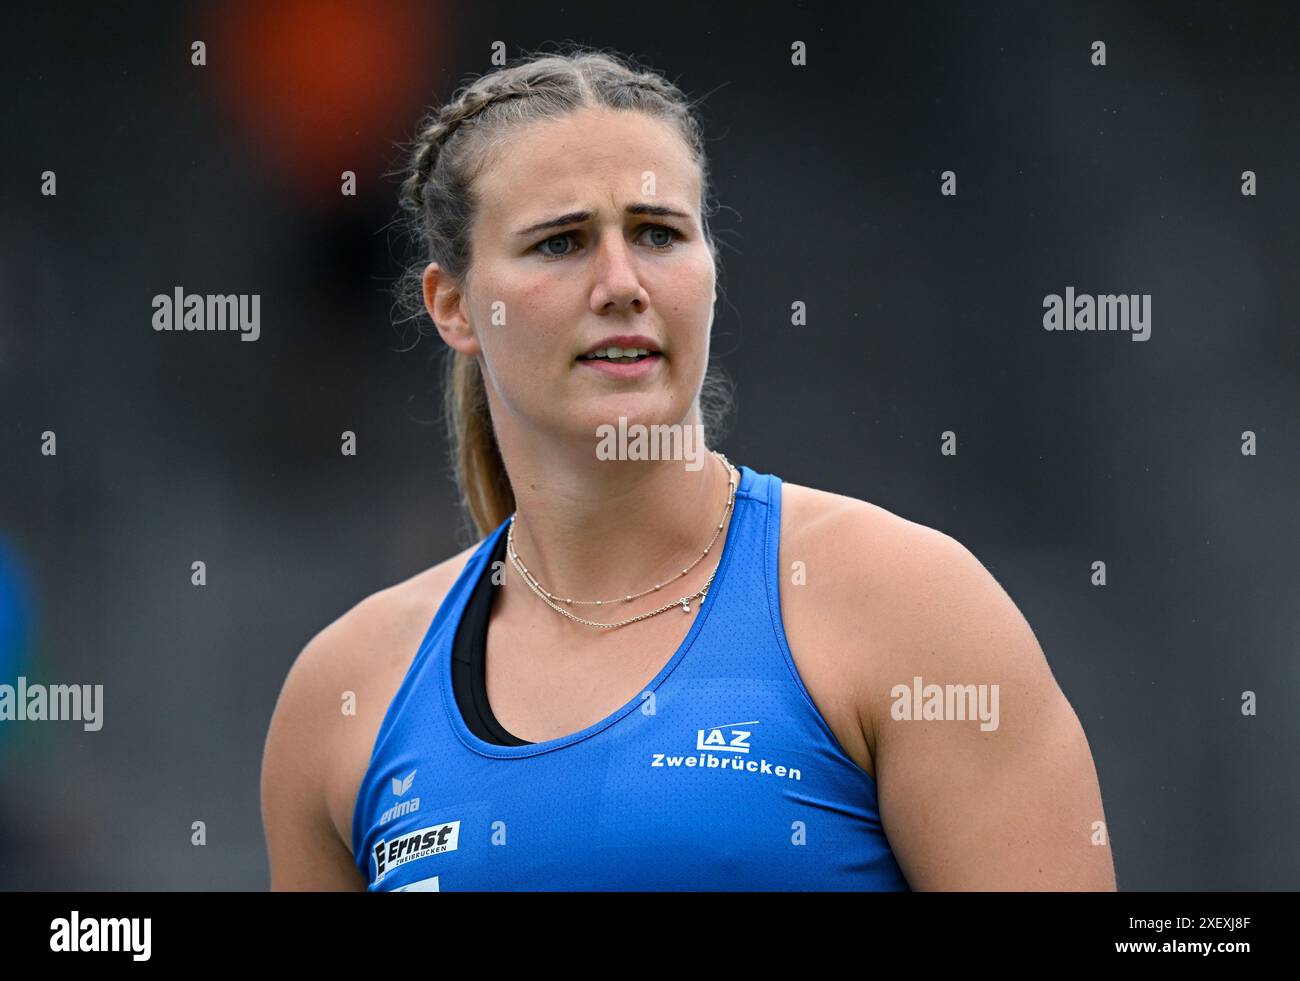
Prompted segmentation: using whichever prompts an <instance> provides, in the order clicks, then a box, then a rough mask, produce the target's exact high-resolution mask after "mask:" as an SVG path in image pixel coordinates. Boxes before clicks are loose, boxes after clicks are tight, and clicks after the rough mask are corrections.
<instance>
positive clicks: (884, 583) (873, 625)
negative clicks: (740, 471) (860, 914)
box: [779, 481, 964, 777]
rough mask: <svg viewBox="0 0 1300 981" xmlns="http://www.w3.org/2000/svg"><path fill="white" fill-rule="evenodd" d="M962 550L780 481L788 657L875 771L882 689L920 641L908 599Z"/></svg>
mask: <svg viewBox="0 0 1300 981" xmlns="http://www.w3.org/2000/svg"><path fill="white" fill-rule="evenodd" d="M959 550H960V551H964V549H962V548H961V546H960V545H959V544H958V543H957V542H955V541H954V540H953V539H951V538H949V537H948V536H947V535H944V534H943V533H942V532H939V531H936V530H935V529H933V528H929V527H927V526H925V525H921V524H917V523H916V522H913V521H909V520H907V519H906V518H903V517H901V516H899V515H897V514H895V513H893V512H892V511H889V510H887V509H886V508H883V507H880V506H878V505H876V504H872V503H870V502H868V501H863V500H860V499H858V498H854V497H848V496H846V495H843V494H836V493H832V492H830V491H823V490H817V489H815V488H812V487H805V486H803V485H800V484H794V483H790V482H788V481H783V482H782V495H781V537H780V555H779V560H780V563H781V584H780V595H781V612H782V619H783V621H784V624H785V628H786V636H787V641H788V643H789V646H790V649H791V654H792V655H793V656H794V657H795V660H796V662H797V663H798V666H799V670H800V672H801V673H802V674H803V676H804V681H805V683H806V684H807V685H808V687H809V689H810V694H812V695H813V698H814V701H816V702H817V704H818V706H819V708H821V710H822V712H823V714H824V715H826V716H827V717H828V719H829V720H830V722H831V725H832V728H833V729H835V730H836V732H837V735H839V736H840V737H841V741H842V742H843V743H844V745H845V749H846V750H847V751H848V752H849V753H850V755H852V756H854V757H855V758H857V759H859V760H860V762H861V763H862V765H863V768H864V769H865V770H866V771H867V772H868V773H869V774H871V775H872V776H873V777H874V776H875V775H876V773H875V766H874V757H875V755H876V752H877V750H876V730H877V725H876V719H875V717H874V716H875V713H876V712H877V711H878V710H879V701H878V698H877V697H876V694H877V693H878V692H879V691H880V689H881V686H882V685H883V684H884V683H885V682H886V681H887V680H888V679H889V678H891V677H893V676H894V675H896V674H897V673H898V671H899V669H900V667H901V664H900V660H902V659H903V658H904V657H905V652H906V651H908V650H911V649H915V648H916V643H915V642H916V641H917V640H918V637H917V635H916V633H915V629H916V626H917V624H918V619H919V618H918V616H917V615H916V613H915V611H913V613H912V614H911V615H909V614H908V612H907V610H908V604H909V603H914V602H915V599H916V597H917V596H918V595H920V596H932V595H933V590H934V583H935V581H936V580H937V579H939V578H942V577H943V576H945V575H951V574H952V571H951V568H950V566H951V562H952V559H951V557H952V556H953V555H954V554H955V553H956V552H958V551H959ZM818 686H820V688H821V691H820V692H819V691H817V690H816V688H817V687H818ZM837 719H838V720H839V722H838V724H837ZM854 726H856V727H857V729H858V732H856V733H855V732H854V731H853V727H854ZM854 742H856V743H857V744H858V746H859V747H860V748H862V747H864V748H865V753H863V752H861V751H859V752H854V747H853V746H852V745H851V743H854Z"/></svg>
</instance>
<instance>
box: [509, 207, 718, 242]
mask: <svg viewBox="0 0 1300 981" xmlns="http://www.w3.org/2000/svg"><path fill="white" fill-rule="evenodd" d="M626 211H627V213H628V214H629V215H659V216H661V217H669V218H683V219H685V220H686V221H691V220H692V219H691V216H690V215H688V214H686V213H685V212H682V211H678V210H677V209H676V208H666V207H664V206H663V205H662V204H646V203H645V202H637V203H636V204H629V205H628V206H627V208H626ZM594 214H595V212H594V211H570V212H569V213H568V214H566V215H557V216H556V217H554V218H547V219H546V220H545V221H539V222H537V223H536V224H534V225H529V226H528V227H527V228H521V229H519V230H518V231H517V232H515V236H516V237H517V238H522V237H524V236H525V235H533V234H536V233H537V232H543V231H546V229H548V228H559V227H560V226H562V225H576V224H578V223H579V222H583V221H589V220H590V219H591V217H592V216H593V215H594Z"/></svg>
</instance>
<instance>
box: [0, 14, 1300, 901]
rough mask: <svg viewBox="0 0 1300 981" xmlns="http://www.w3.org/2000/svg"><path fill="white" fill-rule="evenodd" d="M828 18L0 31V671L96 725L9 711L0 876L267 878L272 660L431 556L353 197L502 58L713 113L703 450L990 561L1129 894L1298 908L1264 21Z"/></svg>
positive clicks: (1268, 23) (1288, 17) (1295, 365)
mask: <svg viewBox="0 0 1300 981" xmlns="http://www.w3.org/2000/svg"><path fill="white" fill-rule="evenodd" d="M859 6H861V8H862V9H859V10H849V11H846V10H834V11H832V10H825V11H823V10H820V9H816V8H815V7H813V6H812V5H803V4H797V5H790V7H789V9H788V10H786V11H785V12H783V13H777V12H775V11H773V10H768V9H763V10H762V11H761V13H760V12H758V11H757V10H754V9H752V8H750V7H749V5H735V6H734V7H733V6H727V7H722V6H719V7H714V6H711V5H701V4H694V5H681V6H680V7H679V8H673V7H668V6H664V5H654V6H653V7H652V8H649V9H647V8H644V7H638V6H632V7H626V8H624V7H620V6H618V5H613V4H608V3H589V2H570V3H566V4H564V5H562V6H555V5H551V4H523V3H512V4H490V5H489V4H484V5H477V4H449V3H409V2H404V0H384V2H373V0H372V2H367V3H347V4H345V3H325V2H315V3H304V2H283V3H260V2H253V0H241V2H232V3H211V4H186V3H176V4H168V5H156V7H155V9H154V10H152V11H149V12H145V11H139V10H137V11H133V10H131V9H129V8H128V7H127V6H126V5H102V4H101V5H85V6H81V5H77V6H73V5H67V6H66V7H65V9H62V10H60V9H57V8H55V7H50V6H42V7H37V6H31V7H28V8H27V9H21V10H20V9H12V10H7V18H6V25H5V30H4V40H3V42H2V43H3V49H2V50H3V55H4V56H3V58H2V59H0V77H2V78H3V83H4V85H3V91H4V93H5V94H4V105H5V125H4V128H3V140H4V147H3V153H2V154H0V172H2V173H3V181H0V207H2V209H3V216H4V221H3V225H2V226H0V318H2V319H0V414H2V416H3V427H0V428H2V435H0V438H2V439H3V443H0V509H2V510H0V669H2V670H0V682H4V683H9V684H14V683H15V678H16V676H17V675H19V674H24V675H25V676H26V677H27V678H28V679H29V680H30V681H32V682H42V683H47V684H58V683H87V684H103V685H104V700H105V707H104V726H103V729H102V730H101V731H99V732H86V731H83V729H82V727H81V725H80V724H79V723H74V722H59V723H44V724H35V723H29V724H26V725H23V724H19V723H13V722H0V887H5V888H9V889H261V888H265V886H266V884H267V882H268V872H267V865H266V854H265V848H264V842H263V838H262V829H261V822H260V814H259V801H258V782H259V767H260V762H261V752H262V746H263V740H264V738H265V735H266V728H267V723H268V721H269V718H270V715H271V710H272V708H273V706H274V703H275V699H276V696H277V694H278V692H279V688H280V685H281V683H282V681H283V679H284V676H285V673H286V671H287V670H288V668H289V665H290V663H291V662H292V660H293V658H294V657H295V656H296V654H297V653H298V651H299V650H300V649H301V648H302V646H303V645H304V644H305V643H306V642H307V640H308V639H310V637H311V636H312V635H313V634H314V633H315V632H316V631H318V630H319V629H321V628H322V627H323V626H324V625H325V624H326V623H328V622H329V621H331V620H333V619H334V618H335V617H337V616H338V615H340V614H341V613H343V612H344V611H345V610H346V609H347V608H349V607H350V606H351V605H352V604H354V603H355V602H357V601H358V600H360V599H361V598H363V597H364V596H366V595H368V594H370V593H372V592H374V591H375V590H377V589H380V588H382V587H384V586H388V585H391V584H393V583H394V582H397V581H398V580H400V579H404V578H406V577H408V576H410V575H413V574H414V573H416V572H418V571H420V570H422V569H424V568H427V567H428V566H430V565H432V564H434V563H436V562H438V561H441V560H442V559H444V558H446V557H448V556H449V555H451V554H453V553H454V552H455V551H458V550H459V549H461V548H463V547H465V545H466V544H468V543H469V541H468V539H466V537H465V535H464V533H463V528H464V524H463V522H462V520H461V516H460V514H459V513H458V509H457V503H456V495H455V487H454V484H453V483H452V481H451V479H450V477H449V475H448V471H447V467H446V462H445V442H444V439H443V435H442V429H441V426H440V424H439V423H438V418H439V411H440V403H439V399H440V382H439V374H438V366H439V364H440V363H441V362H440V358H439V357H437V355H438V351H437V348H438V347H440V346H441V342H440V341H439V340H438V339H437V337H436V336H432V337H424V338H419V337H418V335H417V333H416V330H415V326H414V325H413V324H410V323H407V324H400V323H395V320H396V319H397V316H396V311H395V308H394V305H393V301H392V297H391V295H390V292H389V290H390V287H391V285H392V282H393V280H394V279H395V278H396V276H397V275H398V274H399V273H400V271H401V268H402V263H403V262H404V261H407V260H408V259H410V260H412V261H413V260H414V256H408V255H407V254H406V253H405V247H406V243H405V240H404V238H402V237H401V236H400V235H399V234H397V230H396V229H395V228H394V227H393V225H392V222H393V219H394V218H395V217H396V216H397V178H394V177H391V176H386V175H387V174H389V172H390V171H392V170H393V169H394V168H396V167H400V166H401V165H402V164H403V162H404V159H403V156H402V154H401V152H400V151H399V149H398V148H397V143H398V142H400V141H402V140H406V139H409V138H410V137H411V136H413V134H414V127H415V125H416V123H417V121H418V119H419V117H420V115H421V114H422V111H423V110H424V108H425V107H426V106H427V105H428V104H430V103H433V102H435V101H441V100H443V99H445V98H446V97H447V96H448V95H450V93H451V92H452V90H453V89H454V87H455V86H456V85H457V84H458V83H459V82H460V81H462V80H463V79H464V78H465V77H467V76H468V75H469V74H470V73H473V74H478V73H481V72H483V71H487V70H490V69H491V67H492V65H491V63H490V60H489V59H490V57H491V53H492V45H493V43H494V42H497V41H500V42H503V43H504V45H505V47H506V52H507V55H508V56H509V57H510V58H514V57H516V56H518V55H519V54H522V53H524V52H526V51H532V50H535V49H537V48H539V47H542V46H545V45H548V44H551V45H554V44H558V43H562V42H564V41H577V42H582V43H586V44H591V45H596V46H608V47H610V48H613V49H615V50H618V51H623V52H626V53H628V54H630V55H633V56H635V57H637V58H638V59H641V60H642V61H644V62H645V63H646V64H647V65H648V66H650V67H653V68H655V69H657V70H659V71H661V72H663V73H664V74H665V75H667V76H668V77H669V78H670V79H673V80H674V81H676V82H677V83H678V84H679V85H681V86H682V87H683V88H684V89H685V90H686V91H687V92H688V93H689V94H692V95H696V96H707V98H706V99H705V102H704V105H703V112H704V117H705V124H706V129H707V135H708V138H709V147H710V153H711V158H712V166H713V169H714V177H715V188H714V191H715V194H716V196H717V200H718V201H719V202H720V203H721V204H722V205H723V210H722V211H721V213H720V214H719V215H718V216H717V217H716V218H715V219H714V221H713V226H714V229H715V232H716V234H718V236H719V237H720V238H721V239H722V240H723V242H724V243H725V244H724V246H723V262H724V266H725V272H724V278H723V280H722V285H723V292H724V294H725V295H724V296H722V297H720V300H719V308H718V313H717V320H716V323H715V336H714V342H713V350H714V353H715V356H716V357H717V359H718V361H719V362H720V363H721V365H722V366H723V368H724V369H725V371H726V373H727V374H728V376H729V377H730V378H731V379H732V380H733V381H734V383H735V386H736V413H735V416H734V419H733V423H732V425H731V427H730V431H729V432H728V434H727V435H726V437H725V439H723V440H722V442H721V444H720V448H721V449H722V450H723V451H724V452H726V453H727V454H728V456H729V457H730V458H731V459H732V460H733V461H735V462H737V463H745V464H748V465H749V466H752V467H754V468H755V469H757V470H759V471H767V472H774V473H776V474H778V475H780V476H782V477H784V478H785V479H787V480H790V481H794V482H796V483H802V484H808V485H812V486H814V487H820V488H823V489H826V490H831V491H835V492H838V493H842V494H848V495H852V496H855V497H860V498H863V499H865V500H868V501H871V502H873V503H876V504H878V505H880V506H882V507H885V508H888V509H889V510H891V511H894V512H896V513H898V514H900V515H902V516H903V517H906V518H909V519H911V520H913V521H917V522H920V523H922V524H926V525H929V526H931V527H935V528H938V529H939V530H941V531H943V532H945V533H947V534H949V535H952V536H953V537H955V538H957V539H958V540H959V541H961V542H963V543H964V544H965V545H966V546H967V547H969V548H970V549H971V550H972V551H973V552H974V553H975V554H976V555H977V556H978V557H979V558H980V559H981V560H982V561H983V562H984V563H985V564H986V565H987V566H988V567H989V569H990V570H991V571H992V572H993V573H994V575H995V576H996V577H997V578H998V580H999V581H1000V582H1001V583H1002V585H1003V586H1004V587H1005V589H1006V590H1007V592H1008V593H1009V594H1010V595H1011V597H1012V598H1013V599H1014V600H1015V602H1016V603H1017V605H1018V606H1019V607H1020V609H1021V611H1022V612H1023V613H1024V614H1025V616H1026V618H1027V619H1028V620H1029V622H1030V624H1031V626H1032V627H1033V628H1034V631H1035V633H1036V634H1037V636H1038V639H1039V641H1040V642H1041V644H1042V646H1043V649H1044V651H1045V652H1046V654H1047V657H1048V660H1049V661H1050V663H1051V666H1052V669H1053V671H1054V672H1055V674H1056V677H1057V679H1058V681H1059V682H1060V684H1061V686H1062V688H1063V690H1064V691H1065V693H1066V695H1067V696H1068V698H1069V699H1070V701H1071V703H1072V704H1073V706H1074V708H1075V710H1076V711H1077V712H1078V714H1079V717H1080V719H1081V720H1082V722H1083V724H1084V727H1085V729H1086V730H1087V733H1088V737H1089V741H1090V744H1091V747H1092V751H1093V754H1094V757H1095V760H1096V763H1097V768H1098V772H1099V775H1100V780H1101V788H1102V794H1103V799H1104V803H1105V808H1106V816H1107V818H1108V821H1109V824H1110V831H1111V835H1112V840H1113V847H1114V854H1115V859H1116V868H1117V873H1118V878H1119V884H1120V887H1121V889H1134V890H1138V889H1173V890H1184V889H1225V890H1239V889H1283V888H1286V889H1294V888H1297V887H1298V886H1300V841H1298V840H1297V838H1296V835H1295V830H1296V827H1297V812H1298V805H1300V766H1297V762H1296V759H1297V756H1296V754H1297V749H1298V748H1300V713H1298V712H1297V690H1298V688H1300V667H1298V659H1297V653H1298V652H1300V612H1297V595H1298V590H1300V562H1298V561H1297V554H1300V533H1298V527H1297V524H1298V523H1297V517H1296V510H1297V509H1296V501H1297V488H1300V456H1298V453H1297V448H1298V447H1300V398H1298V396H1300V357H1298V356H1300V342H1298V341H1297V323H1298V315H1300V302H1298V301H1297V282H1298V281H1300V276H1297V264H1298V260H1300V241H1298V238H1297V236H1298V233H1297V226H1296V215H1297V213H1298V211H1300V208H1298V206H1300V194H1298V193H1297V181H1298V180H1300V127H1298V126H1297V121H1298V120H1300V112H1298V110H1297V106H1298V103H1300V75H1298V69H1297V53H1298V52H1300V8H1297V7H1296V5H1294V4H1290V3H1279V4H1263V3H1260V4H1239V5H1229V4H1220V3H1165V4H1143V5H1136V4H1127V3H1100V4H1099V3H1095V2H1089V3H1087V4H1082V3H1079V4H1072V5H1070V6H1068V7H1067V6H1065V5H1062V4H1051V5H1042V4H1036V3H1014V4H1013V3H1000V4H989V5H978V6H977V5H973V4H972V5H965V4H963V5H958V4H952V3H924V4H922V3H908V4H901V3H900V4H888V5H885V4H880V5H874V4H873V5H865V4H864V5H859ZM195 40H202V41H204V42H205V43H206V45H207V66H206V67H194V66H192V65H191V63H190V56H191V47H190V46H191V44H192V42H193V41H195ZM800 40H801V41H804V42H806V43H807V46H808V65H807V67H802V68H795V67H792V66H791V64H790V48H791V44H792V42H794V41H800ZM1095 40H1102V41H1105V42H1106V45H1107V62H1108V63H1107V65H1106V66H1105V67H1101V68H1098V67H1093V66H1092V65H1091V64H1090V53H1091V44H1092V42H1093V41H1095ZM949 169H951V170H954V171H956V173H957V177H958V191H959V194H958V196H957V197H956V198H951V197H942V196H941V195H940V194H939V185H940V178H939V175H940V173H941V172H942V171H944V170H949ZM46 170H52V171H54V172H55V173H56V174H57V181H58V184H57V187H58V194H57V196H55V197H47V196H43V195H42V194H41V193H40V187H41V174H42V172H43V171H46ZM344 170H354V171H356V173H357V175H358V193H357V195H356V196H355V197H344V196H341V195H340V194H339V189H338V188H339V175H340V173H341V172H342V171H344ZM1243 170H1253V171H1255V172H1256V174H1257V175H1258V182H1259V193H1258V196H1256V197H1244V196H1242V194H1241V193H1240V187H1241V178H1240V175H1241V172H1242V171H1243ZM176 286H183V287H184V288H185V289H186V291H187V292H193V293H259V294H261V297H262V307H261V316H262V332H261V337H260V339H259V340H258V341H257V342H255V343H242V342H240V341H239V340H238V337H237V336H234V335H231V334H225V333H221V334H218V333H193V334H183V335H182V334H175V333H157V332H155V331H154V330H153V329H152V328H151V318H152V313H153V311H152V308H151V298H152V297H153V295H154V294H156V293H170V292H171V291H172V290H173V289H174V288H175V287H176ZM1067 286H1073V287H1075V288H1076V290H1078V291H1079V292H1080V293H1094V294H1095V293H1150V294H1151V295H1152V313H1153V326H1152V333H1151V338H1150V340H1148V341H1146V342H1145V343H1134V342H1133V341H1132V340H1131V339H1130V336H1129V335H1127V334H1125V333H1119V332H1117V333H1109V334H1098V333H1092V334H1087V333H1048V332H1046V331H1044V330H1043V328H1042V326H1041V318H1042V300H1043V297H1044V296H1045V295H1046V294H1048V293H1064V291H1065V288H1066V287H1067ZM796 299H801V300H804V301H805V302H806V303H807V305H808V317H809V323H808V325H807V326H806V327H793V326H791V325H790V323H789V320H790V305H791V303H792V302H793V301H794V300H796ZM46 430H53V431H55V432H56V433H57V439H58V455H57V456H56V457H46V456H42V455H41V453H40V443H41V435H40V434H41V433H42V432H43V431H46ZM343 430H353V431H355V432H356V433H357V435H358V445H359V451H358V454H357V456H356V457H345V456H342V455H341V454H340V453H339V434H340V432H342V431H343ZM945 430H953V431H955V432H956V433H957V437H958V448H959V452H958V455H957V456H955V457H946V456H942V455H941V454H940V452H939V442H940V434H941V433H942V432H943V431H945ZM1245 430H1251V431H1253V432H1255V433H1256V434H1257V438H1258V455H1256V456H1244V455H1243V454H1242V453H1241V451H1240V445H1241V434H1242V432H1243V431H1245ZM195 559H202V560H204V561H205V562H206V563H207V569H208V582H207V586H206V587H205V588H202V589H199V588H195V587H194V586H192V585H191V583H190V576H191V572H190V563H191V562H192V561H194V560H195ZM1096 560H1101V561H1105V562H1106V565H1107V576H1108V585H1106V586H1105V587H1104V588H1101V587H1097V586H1093V585H1091V583H1090V573H1091V568H1090V566H1091V563H1092V562H1093V561H1096ZM433 613H434V611H433V610H430V611H429V614H430V617H431V618H432V616H433ZM1247 690H1249V691H1253V692H1255V693H1256V694H1257V696H1258V715H1256V716H1254V717H1248V716H1243V715H1242V713H1241V709H1240V704H1241V697H1242V692H1243V691H1247ZM196 820H202V821H204V822H206V825H207V839H208V843H207V846H206V847H202V848H199V847H194V846H192V845H191V844H190V836H191V823H192V822H193V821H196Z"/></svg>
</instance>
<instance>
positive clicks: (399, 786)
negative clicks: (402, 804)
mask: <svg viewBox="0 0 1300 981" xmlns="http://www.w3.org/2000/svg"><path fill="white" fill-rule="evenodd" d="M414 781H415V771H414V770H412V771H411V772H410V773H408V774H407V775H406V776H404V777H402V778H401V779H400V780H399V779H398V778H397V777H393V793H394V794H396V795H397V796H398V797H401V796H402V795H403V794H404V793H406V792H407V791H408V790H410V789H411V784H412V783H413V782H414Z"/></svg>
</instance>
